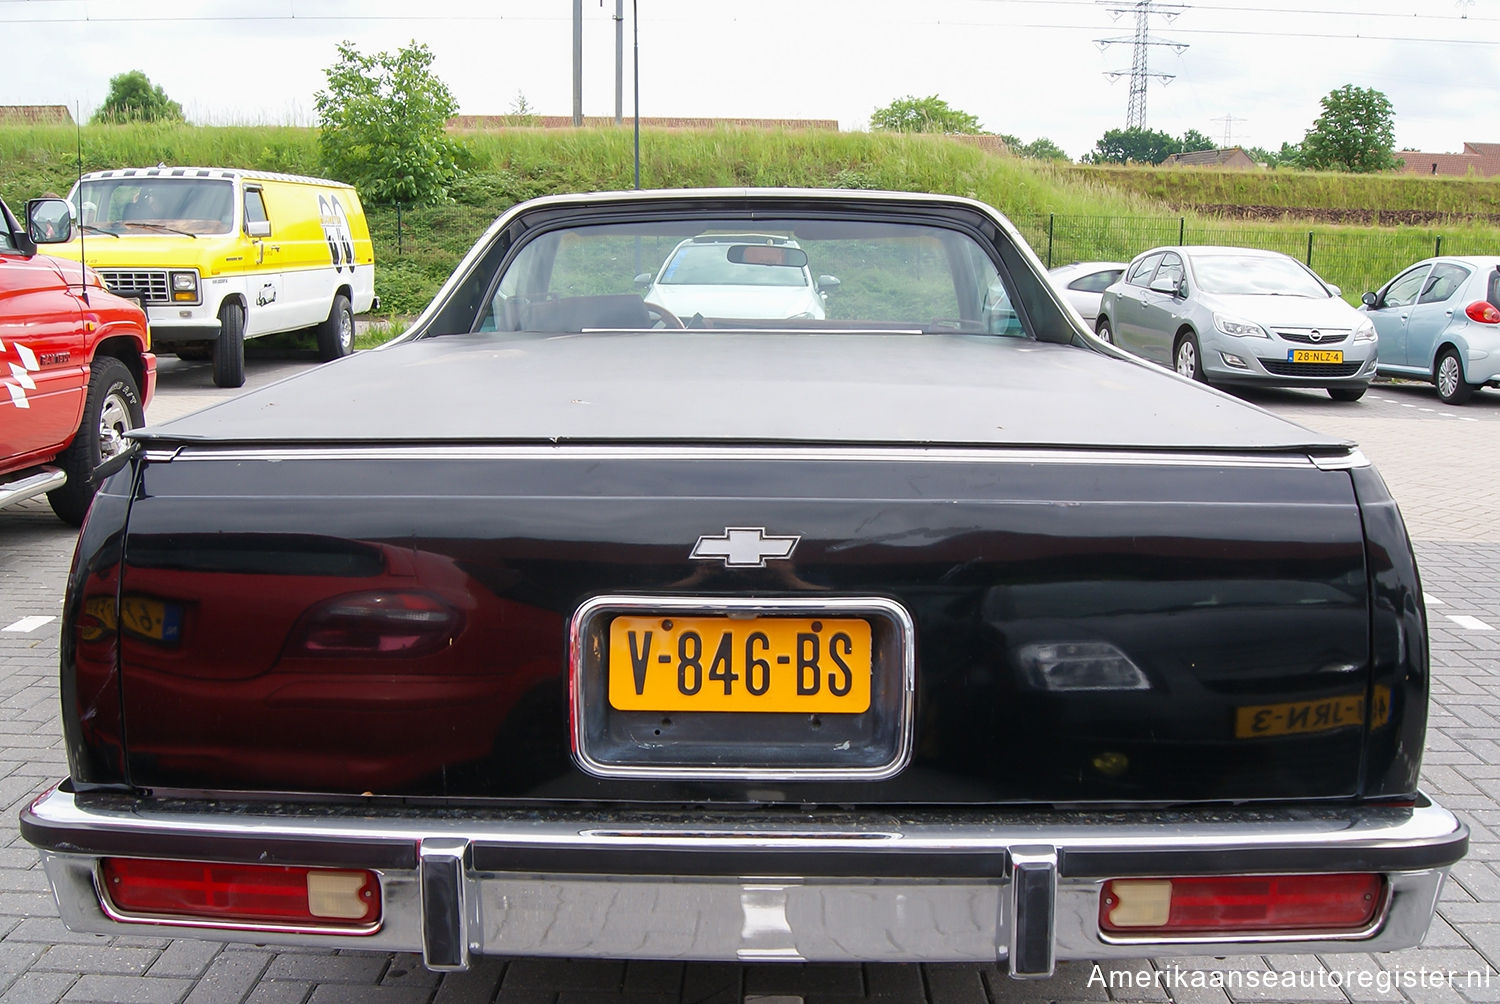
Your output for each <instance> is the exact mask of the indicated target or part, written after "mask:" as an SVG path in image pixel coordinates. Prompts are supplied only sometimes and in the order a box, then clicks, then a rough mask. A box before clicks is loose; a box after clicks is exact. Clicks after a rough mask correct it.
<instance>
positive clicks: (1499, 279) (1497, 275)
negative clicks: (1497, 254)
mask: <svg viewBox="0 0 1500 1004" xmlns="http://www.w3.org/2000/svg"><path fill="white" fill-rule="evenodd" d="M1485 299H1487V300H1489V301H1490V305H1491V306H1493V307H1496V308H1500V269H1496V270H1494V271H1493V272H1491V273H1490V283H1489V289H1488V290H1487V291H1486V292H1485Z"/></svg>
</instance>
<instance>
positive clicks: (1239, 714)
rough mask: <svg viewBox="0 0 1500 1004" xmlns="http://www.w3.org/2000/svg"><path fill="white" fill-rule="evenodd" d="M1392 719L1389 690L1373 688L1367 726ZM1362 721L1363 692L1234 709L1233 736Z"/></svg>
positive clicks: (1297, 731) (1337, 726)
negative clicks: (1373, 697)
mask: <svg viewBox="0 0 1500 1004" xmlns="http://www.w3.org/2000/svg"><path fill="white" fill-rule="evenodd" d="M1390 718H1391V689H1390V688H1389V687H1376V688H1375V707H1374V709H1373V711H1372V712H1371V714H1370V727H1371V728H1372V729H1374V728H1379V727H1380V726H1382V725H1385V724H1386V723H1387V722H1389V721H1390ZM1364 723H1365V695H1364V694H1345V695H1343V696H1340V697H1324V698H1320V699H1319V700H1316V701H1289V702H1287V703H1285V704H1261V705H1256V706H1252V707H1245V708H1236V709H1235V715H1234V736H1235V738H1236V739H1259V738H1261V737H1263V736H1290V735H1297V734H1300V733H1306V732H1327V731H1329V730H1330V729H1341V728H1345V727H1347V726H1350V725H1363V724H1364Z"/></svg>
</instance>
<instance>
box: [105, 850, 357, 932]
mask: <svg viewBox="0 0 1500 1004" xmlns="http://www.w3.org/2000/svg"><path fill="white" fill-rule="evenodd" d="M99 883H100V894H101V895H102V896H103V897H104V899H105V901H106V903H105V905H106V907H109V908H112V909H111V911H110V912H111V913H112V915H114V916H115V917H116V918H117V919H120V920H124V921H127V922H137V923H153V922H155V923H174V922H175V923H182V924H199V925H208V926H223V927H233V926H252V927H272V928H276V929H290V930H299V931H300V930H312V931H317V930H325V929H329V928H337V929H338V930H339V932H340V933H371V932H373V931H374V930H376V929H377V928H378V927H379V925H380V909H381V907H380V880H379V879H378V878H377V877H376V875H375V873H374V872H371V871H363V870H348V869H336V868H292V867H282V866H279V865H233V864H212V863H208V862H203V861H158V860H155V859H147V858H104V859H103V860H102V861H100V863H99Z"/></svg>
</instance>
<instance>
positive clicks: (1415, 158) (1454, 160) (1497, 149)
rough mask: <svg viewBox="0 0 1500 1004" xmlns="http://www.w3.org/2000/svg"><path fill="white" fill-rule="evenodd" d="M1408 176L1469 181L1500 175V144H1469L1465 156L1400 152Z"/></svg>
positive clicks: (1465, 147)
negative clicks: (1421, 175)
mask: <svg viewBox="0 0 1500 1004" xmlns="http://www.w3.org/2000/svg"><path fill="white" fill-rule="evenodd" d="M1396 156H1397V157H1399V158H1401V170H1402V171H1403V172H1405V173H1406V174H1425V175H1428V176H1429V177H1430V176H1434V175H1436V176H1437V177H1451V178H1465V177H1468V176H1469V175H1470V174H1475V175H1478V176H1479V177H1481V178H1491V177H1494V176H1495V175H1497V174H1500V143H1465V144H1464V150H1463V153H1423V152H1421V151H1420V150H1397V151H1396Z"/></svg>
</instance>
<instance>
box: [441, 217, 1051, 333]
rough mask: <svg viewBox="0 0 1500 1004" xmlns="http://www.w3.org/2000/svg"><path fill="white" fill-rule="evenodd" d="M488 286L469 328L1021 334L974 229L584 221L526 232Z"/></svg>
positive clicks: (1021, 328)
mask: <svg viewBox="0 0 1500 1004" xmlns="http://www.w3.org/2000/svg"><path fill="white" fill-rule="evenodd" d="M752 228H753V229H752ZM490 289H491V290H492V292H490V293H487V294H485V295H486V298H487V307H486V309H485V310H483V311H481V314H480V316H479V317H478V318H476V319H475V323H474V325H473V327H471V328H467V329H466V330H486V331H487V330H493V331H547V330H564V331H566V330H573V331H579V330H584V329H611V328H640V327H658V326H665V327H675V326H676V324H675V323H674V321H673V320H672V319H671V318H675V319H676V320H680V321H681V322H682V323H683V324H684V325H688V324H691V325H692V326H693V327H695V328H696V327H702V328H713V327H722V328H732V327H739V328H743V327H745V326H746V325H747V324H748V326H750V327H769V326H770V323H769V322H785V323H782V324H781V326H783V327H787V326H790V327H796V326H798V325H799V324H803V325H811V326H828V327H831V326H835V325H836V324H837V325H838V326H846V325H849V324H852V325H856V326H863V325H874V326H876V327H884V328H893V327H899V328H901V329H903V330H906V329H916V330H923V331H928V330H932V331H938V330H943V331H947V330H959V331H973V332H976V333H981V332H982V333H991V334H1021V335H1025V334H1026V331H1025V326H1024V324H1023V322H1022V318H1021V316H1020V314H1019V313H1018V312H1017V310H1016V309H1015V308H1014V307H1013V306H1012V301H1013V299H1014V297H1013V295H1012V292H1011V290H1010V289H1009V288H1008V287H1007V285H1006V283H1005V282H1004V281H1003V280H1002V278H1001V277H1000V274H999V270H998V269H997V267H996V266H995V264H994V263H993V261H991V259H990V258H989V257H988V255H987V254H986V253H985V252H984V250H983V249H982V248H981V247H980V246H979V245H978V244H977V243H976V242H975V241H974V240H973V239H972V238H970V237H968V236H967V235H964V234H961V233H959V232H957V231H951V230H946V229H943V228H941V227H938V226H928V225H916V224H899V223H890V222H875V221H869V222H861V223H854V222H849V221H838V222H837V223H834V222H820V221H816V220H795V219H793V220H782V221H767V220H757V221H755V222H754V223H753V224H750V225H747V224H746V222H744V221H738V222H737V221H734V220H722V219H721V220H713V219H707V220H691V221H683V220H663V221H661V222H656V223H651V222H642V223H631V224H616V225H603V224H599V225H587V226H578V227H573V228H569V229H565V230H554V231H550V232H545V233H541V234H538V235H536V236H535V237H532V238H531V239H529V240H528V241H527V242H526V243H525V244H524V245H522V246H521V247H520V248H519V250H518V251H517V252H516V253H515V254H514V255H513V256H511V257H510V259H509V263H508V264H507V265H506V266H505V268H504V271H503V274H502V275H500V276H497V277H495V278H494V279H493V280H492V284H491V286H490ZM658 308H660V309H658ZM664 314H665V315H669V316H663V315H664Z"/></svg>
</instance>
